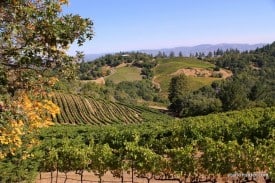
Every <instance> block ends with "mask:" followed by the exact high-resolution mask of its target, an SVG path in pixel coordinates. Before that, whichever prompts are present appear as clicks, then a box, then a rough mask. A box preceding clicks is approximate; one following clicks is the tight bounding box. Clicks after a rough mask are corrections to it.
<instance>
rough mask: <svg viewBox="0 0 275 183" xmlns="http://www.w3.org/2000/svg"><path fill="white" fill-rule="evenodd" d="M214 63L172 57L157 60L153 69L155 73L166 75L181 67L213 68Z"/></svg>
mask: <svg viewBox="0 0 275 183" xmlns="http://www.w3.org/2000/svg"><path fill="white" fill-rule="evenodd" d="M214 67H215V65H214V64H211V63H208V62H205V61H201V60H198V59H196V58H172V59H160V60H158V66H157V67H156V68H155V69H154V73H155V75H156V76H157V75H163V74H164V75H167V74H172V73H173V72H176V71H177V70H179V69H182V68H205V69H207V68H210V69H212V68H214Z"/></svg>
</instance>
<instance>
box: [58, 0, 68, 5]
mask: <svg viewBox="0 0 275 183" xmlns="http://www.w3.org/2000/svg"><path fill="white" fill-rule="evenodd" d="M59 2H60V4H68V3H69V2H68V0H59Z"/></svg>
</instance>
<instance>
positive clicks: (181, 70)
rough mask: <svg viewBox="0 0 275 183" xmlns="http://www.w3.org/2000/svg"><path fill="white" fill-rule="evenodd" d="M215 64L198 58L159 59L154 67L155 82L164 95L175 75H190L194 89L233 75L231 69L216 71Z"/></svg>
mask: <svg viewBox="0 0 275 183" xmlns="http://www.w3.org/2000/svg"><path fill="white" fill-rule="evenodd" d="M214 68H215V65H214V64H211V63H208V62H205V61H201V60H199V59H196V58H169V59H160V60H158V65H157V66H156V67H155V68H154V69H153V70H154V78H153V83H155V84H156V85H158V86H159V87H160V89H161V92H162V94H163V95H165V96H166V95H167V92H168V87H169V83H170V80H171V78H172V77H173V76H175V75H179V74H185V75H187V76H188V77H189V81H190V85H191V88H192V90H196V89H199V88H201V87H203V86H205V85H209V84H211V83H212V82H213V81H215V80H220V79H223V78H226V77H229V76H231V75H232V73H231V72H230V71H227V70H220V71H214Z"/></svg>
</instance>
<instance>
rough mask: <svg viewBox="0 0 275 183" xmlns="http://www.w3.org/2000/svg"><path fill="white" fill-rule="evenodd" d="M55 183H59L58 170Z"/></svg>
mask: <svg viewBox="0 0 275 183" xmlns="http://www.w3.org/2000/svg"><path fill="white" fill-rule="evenodd" d="M55 183H58V168H57V169H56V178H55Z"/></svg>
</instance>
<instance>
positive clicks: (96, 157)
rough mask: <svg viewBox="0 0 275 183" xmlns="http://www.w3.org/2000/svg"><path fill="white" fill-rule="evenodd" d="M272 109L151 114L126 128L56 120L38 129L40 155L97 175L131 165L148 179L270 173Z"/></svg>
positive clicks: (272, 149) (62, 166) (63, 168)
mask: <svg viewBox="0 0 275 183" xmlns="http://www.w3.org/2000/svg"><path fill="white" fill-rule="evenodd" d="M274 114H275V108H274V107H273V108H255V109H249V110H244V111H236V112H227V113H220V114H211V115H208V116H203V117H190V118H185V119H182V120H172V121H171V120H170V121H162V122H157V121H154V120H153V121H151V123H150V122H147V123H143V124H132V125H129V126H128V127H127V128H125V125H112V126H99V127H97V126H93V127H88V126H86V125H85V126H68V125H67V126H64V125H63V126H54V127H51V128H48V129H43V130H42V131H41V134H40V139H41V142H42V144H41V146H40V150H39V151H40V152H44V153H41V154H43V156H42V158H41V159H44V158H46V159H49V160H50V159H51V161H49V160H47V161H48V162H55V164H54V163H52V164H51V163H50V164H48V165H47V166H49V167H51V168H47V169H48V171H49V170H56V169H59V170H60V171H61V170H62V171H65V170H67V169H68V168H69V167H68V166H67V165H68V164H70V165H71V166H70V167H71V169H74V170H80V169H82V170H91V169H92V170H93V171H94V172H96V174H97V175H98V176H99V178H100V177H101V176H102V175H103V174H104V173H105V172H106V171H107V170H112V171H113V172H121V171H122V170H124V171H126V170H129V168H130V167H133V169H134V171H135V172H136V174H137V175H138V176H139V177H144V178H147V179H148V180H150V179H151V178H152V177H154V175H155V177H156V178H158V179H166V180H182V181H183V180H186V179H187V178H188V179H192V180H193V179H196V178H197V175H198V174H202V173H203V174H204V175H207V176H208V177H210V176H213V179H212V181H214V179H215V177H216V176H217V175H226V174H232V173H235V172H238V173H244V174H245V173H255V172H258V171H268V173H269V175H270V176H271V178H272V179H274V175H273V172H274V161H272V160H273V159H274V147H275V146H274V127H275V126H274V119H275V115H274ZM77 151H79V152H77ZM49 152H55V153H53V155H49ZM50 154H51V153H50ZM74 154H75V155H74ZM80 154H82V155H83V156H82V155H80ZM43 157H44V158H43ZM81 157H83V158H81ZM68 158H69V159H68ZM47 161H46V162H47ZM64 161H66V162H68V164H67V165H65V164H64V163H62V162H64ZM42 162H43V161H41V163H42ZM73 162H74V163H73ZM57 164H58V166H57ZM78 165H81V168H79V166H78ZM41 168H42V167H41ZM40 170H46V169H45V168H43V169H40ZM100 179H101V178H100ZM208 181H209V180H208Z"/></svg>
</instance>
